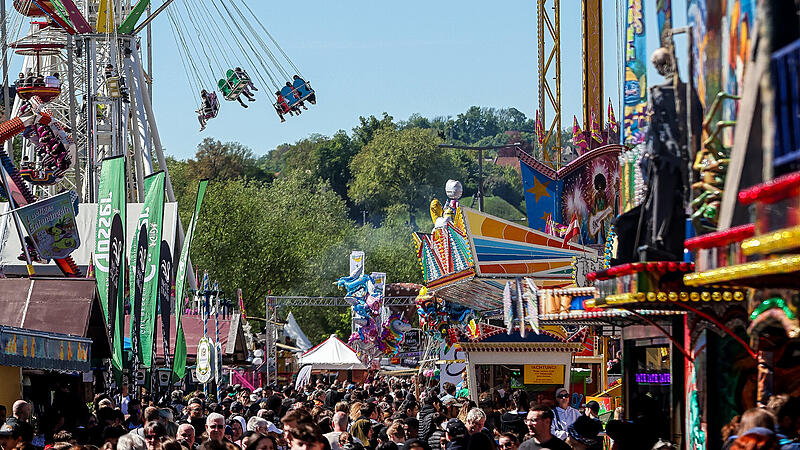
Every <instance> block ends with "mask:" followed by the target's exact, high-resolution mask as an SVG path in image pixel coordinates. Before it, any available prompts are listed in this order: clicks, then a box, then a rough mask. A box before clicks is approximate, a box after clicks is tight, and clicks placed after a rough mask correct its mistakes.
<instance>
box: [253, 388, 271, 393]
mask: <svg viewBox="0 0 800 450" xmlns="http://www.w3.org/2000/svg"><path fill="white" fill-rule="evenodd" d="M268 389H269V388H268ZM262 392H264V389H262V388H257V389H256V390H255V391H253V394H260V393H262Z"/></svg>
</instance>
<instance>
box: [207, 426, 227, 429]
mask: <svg viewBox="0 0 800 450" xmlns="http://www.w3.org/2000/svg"><path fill="white" fill-rule="evenodd" d="M208 428H211V429H212V430H221V429H223V428H225V426H224V425H209V426H208Z"/></svg>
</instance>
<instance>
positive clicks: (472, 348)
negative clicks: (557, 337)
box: [461, 342, 583, 353]
mask: <svg viewBox="0 0 800 450" xmlns="http://www.w3.org/2000/svg"><path fill="white" fill-rule="evenodd" d="M461 349H462V350H463V351H465V352H467V353H469V352H511V353H515V352H567V353H573V352H577V351H580V350H582V349H583V342H566V343H563V342H462V343H461Z"/></svg>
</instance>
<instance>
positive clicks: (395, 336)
mask: <svg viewBox="0 0 800 450" xmlns="http://www.w3.org/2000/svg"><path fill="white" fill-rule="evenodd" d="M409 330H411V324H409V323H408V322H406V321H405V319H404V318H403V315H402V314H400V313H392V314H391V315H390V316H389V317H388V319H387V320H386V322H385V323H384V324H383V332H382V333H381V350H382V351H383V353H384V354H385V355H390V356H396V355H397V354H398V353H400V345H401V344H402V343H403V341H404V340H405V337H406V336H405V335H406V333H407V332H408V331H409Z"/></svg>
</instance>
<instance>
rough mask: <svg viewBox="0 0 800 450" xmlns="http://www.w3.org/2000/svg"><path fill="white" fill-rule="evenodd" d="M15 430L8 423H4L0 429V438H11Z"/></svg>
mask: <svg viewBox="0 0 800 450" xmlns="http://www.w3.org/2000/svg"><path fill="white" fill-rule="evenodd" d="M15 428H16V427H14V426H13V425H11V424H10V423H8V422H6V423H4V424H3V426H2V427H0V436H13V435H14V431H15V430H14V429H15Z"/></svg>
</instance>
